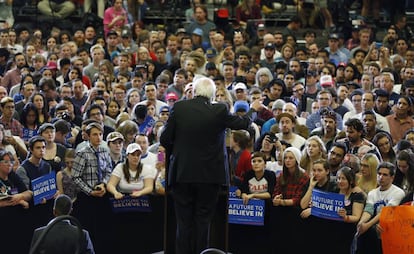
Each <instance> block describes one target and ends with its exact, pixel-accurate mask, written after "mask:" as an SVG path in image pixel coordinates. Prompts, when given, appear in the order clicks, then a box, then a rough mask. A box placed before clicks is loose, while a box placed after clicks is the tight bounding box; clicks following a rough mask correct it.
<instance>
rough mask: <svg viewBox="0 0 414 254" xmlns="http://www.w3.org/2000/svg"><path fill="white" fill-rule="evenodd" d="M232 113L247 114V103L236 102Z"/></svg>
mask: <svg viewBox="0 0 414 254" xmlns="http://www.w3.org/2000/svg"><path fill="white" fill-rule="evenodd" d="M233 107H234V112H247V111H249V103H247V101H242V100H240V101H236V102H235V103H234V106H233Z"/></svg>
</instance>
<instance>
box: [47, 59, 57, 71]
mask: <svg viewBox="0 0 414 254" xmlns="http://www.w3.org/2000/svg"><path fill="white" fill-rule="evenodd" d="M46 68H47V69H49V70H57V63H56V62H55V61H48V62H47V64H46Z"/></svg>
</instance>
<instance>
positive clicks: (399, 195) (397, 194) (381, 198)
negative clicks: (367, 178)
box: [367, 184, 405, 214]
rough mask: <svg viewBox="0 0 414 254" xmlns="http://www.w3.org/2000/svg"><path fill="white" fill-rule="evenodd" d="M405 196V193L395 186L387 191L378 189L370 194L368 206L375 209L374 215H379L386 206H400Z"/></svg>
mask: <svg viewBox="0 0 414 254" xmlns="http://www.w3.org/2000/svg"><path fill="white" fill-rule="evenodd" d="M404 196H405V193H404V191H403V190H402V189H401V188H399V187H398V186H395V185H394V184H393V185H391V187H390V188H388V190H385V191H380V188H379V187H378V188H376V189H373V190H371V191H370V192H369V193H368V197H367V205H369V206H372V207H373V209H374V214H378V213H380V212H381V209H382V208H383V207H384V206H398V205H399V204H400V202H401V200H402V199H403V198H404Z"/></svg>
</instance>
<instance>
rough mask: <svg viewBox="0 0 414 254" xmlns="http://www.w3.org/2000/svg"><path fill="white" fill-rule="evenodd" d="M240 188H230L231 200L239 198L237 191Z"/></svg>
mask: <svg viewBox="0 0 414 254" xmlns="http://www.w3.org/2000/svg"><path fill="white" fill-rule="evenodd" d="M237 189H238V188H237V187H236V186H230V187H229V198H237V196H236V190H237Z"/></svg>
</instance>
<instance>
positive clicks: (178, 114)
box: [160, 78, 263, 253]
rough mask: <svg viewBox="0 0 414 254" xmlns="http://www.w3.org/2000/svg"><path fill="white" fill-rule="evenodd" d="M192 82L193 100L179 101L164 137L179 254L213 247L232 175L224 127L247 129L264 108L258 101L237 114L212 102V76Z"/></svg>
mask: <svg viewBox="0 0 414 254" xmlns="http://www.w3.org/2000/svg"><path fill="white" fill-rule="evenodd" d="M193 85H194V99H192V100H182V101H177V102H176V103H175V104H174V106H173V108H172V109H171V114H170V117H169V118H168V121H167V123H166V125H165V127H164V131H163V132H162V134H161V137H160V143H161V145H162V146H163V147H165V148H166V153H167V156H166V158H169V159H170V160H169V161H168V162H167V164H169V165H167V166H166V168H168V172H167V174H168V185H167V188H169V189H170V190H171V193H172V198H173V200H174V208H175V214H176V221H177V234H176V253H200V252H201V251H203V250H204V249H206V248H208V247H209V246H208V245H209V243H208V242H209V227H210V223H211V220H212V217H213V215H214V213H215V212H216V210H217V207H216V205H217V201H218V196H219V191H220V188H221V186H222V185H223V184H225V183H226V181H227V180H228V177H229V175H228V173H229V172H228V171H227V169H228V168H227V166H226V165H227V161H226V160H227V158H226V156H225V150H224V147H225V146H224V144H225V143H224V142H225V130H226V128H230V129H233V130H237V129H245V130H247V128H248V127H249V125H250V123H251V118H250V117H251V116H252V114H253V112H255V111H259V110H260V109H261V108H262V107H263V104H262V103H261V102H260V101H259V100H256V101H254V102H252V103H251V105H250V110H249V111H248V112H247V114H246V115H244V116H236V115H232V114H230V112H229V110H228V109H227V106H226V105H224V104H221V103H212V99H213V97H214V95H215V90H216V87H215V84H214V82H213V80H211V79H210V78H199V79H197V80H195V81H194V83H193ZM221 212H222V213H225V210H224V211H221Z"/></svg>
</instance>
